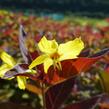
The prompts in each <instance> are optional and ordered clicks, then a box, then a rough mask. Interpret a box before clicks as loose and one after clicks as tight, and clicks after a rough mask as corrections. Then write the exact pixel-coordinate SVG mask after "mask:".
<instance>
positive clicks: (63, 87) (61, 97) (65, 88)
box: [45, 76, 76, 109]
mask: <svg viewBox="0 0 109 109" xmlns="http://www.w3.org/2000/svg"><path fill="white" fill-rule="evenodd" d="M75 78H76V76H75V77H72V78H70V79H68V80H66V81H64V82H62V83H59V84H57V85H54V86H52V87H50V88H49V89H48V90H47V92H46V93H45V99H46V107H47V109H60V107H61V106H62V104H63V103H64V101H65V100H66V99H67V98H68V96H69V95H70V93H71V91H72V88H73V86H74V84H75Z"/></svg>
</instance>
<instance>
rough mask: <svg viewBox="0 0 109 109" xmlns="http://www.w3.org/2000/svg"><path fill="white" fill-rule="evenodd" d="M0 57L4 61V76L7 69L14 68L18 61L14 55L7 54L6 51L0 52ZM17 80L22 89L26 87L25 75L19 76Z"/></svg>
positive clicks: (1, 68)
mask: <svg viewBox="0 0 109 109" xmlns="http://www.w3.org/2000/svg"><path fill="white" fill-rule="evenodd" d="M0 58H1V60H2V61H3V64H2V65H1V66H0V77H3V76H4V74H5V73H6V72H7V71H9V70H11V69H13V68H14V67H15V65H16V64H17V63H16V61H15V60H14V58H13V57H11V56H10V55H9V54H7V53H6V52H4V51H3V52H2V53H1V54H0ZM17 82H18V86H19V88H20V89H25V84H26V78H25V77H20V76H18V77H17Z"/></svg>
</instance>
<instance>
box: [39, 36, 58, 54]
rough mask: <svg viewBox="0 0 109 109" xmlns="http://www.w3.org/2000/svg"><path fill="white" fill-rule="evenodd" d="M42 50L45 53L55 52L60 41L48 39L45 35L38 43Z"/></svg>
mask: <svg viewBox="0 0 109 109" xmlns="http://www.w3.org/2000/svg"><path fill="white" fill-rule="evenodd" d="M38 47H39V49H40V51H42V52H44V53H48V54H51V53H54V52H56V50H57V49H58V43H57V42H56V41H55V40H47V39H46V37H45V36H44V37H43V38H42V39H41V40H40V42H39V43H38Z"/></svg>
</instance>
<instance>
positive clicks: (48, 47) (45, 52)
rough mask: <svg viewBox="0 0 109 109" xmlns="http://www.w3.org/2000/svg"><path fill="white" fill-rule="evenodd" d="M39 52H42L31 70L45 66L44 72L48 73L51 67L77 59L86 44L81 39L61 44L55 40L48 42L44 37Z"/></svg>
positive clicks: (31, 65)
mask: <svg viewBox="0 0 109 109" xmlns="http://www.w3.org/2000/svg"><path fill="white" fill-rule="evenodd" d="M38 47H39V50H40V51H41V52H42V54H41V55H40V56H38V57H37V58H36V59H35V60H34V61H33V62H32V63H31V64H30V66H29V69H32V68H33V67H35V66H37V65H39V64H42V63H43V64H44V71H45V73H47V71H48V69H49V67H50V66H51V65H54V66H55V67H59V66H60V61H63V60H68V59H74V58H77V56H78V55H79V53H80V52H81V50H82V49H83V48H84V43H83V41H82V40H81V38H76V39H74V40H72V41H68V42H66V43H62V44H59V45H58V43H57V42H56V41H55V40H47V39H46V37H45V36H44V37H43V38H42V39H41V40H40V42H39V43H38Z"/></svg>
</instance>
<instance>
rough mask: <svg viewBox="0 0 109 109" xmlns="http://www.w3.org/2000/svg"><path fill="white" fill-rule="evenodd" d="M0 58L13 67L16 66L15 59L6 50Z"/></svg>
mask: <svg viewBox="0 0 109 109" xmlns="http://www.w3.org/2000/svg"><path fill="white" fill-rule="evenodd" d="M0 58H1V59H2V61H3V62H4V63H6V64H8V65H10V66H12V67H14V66H15V65H16V62H15V60H14V58H13V57H12V56H10V55H9V54H7V53H6V52H2V53H1V55H0Z"/></svg>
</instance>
